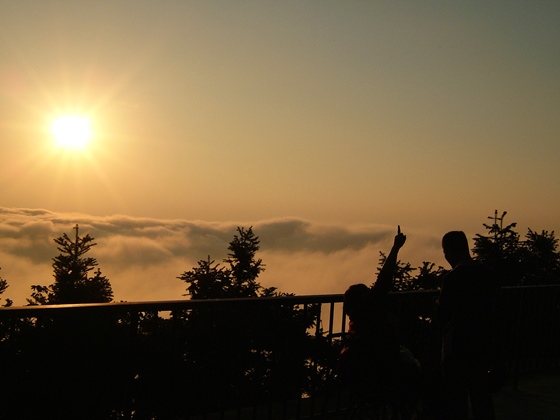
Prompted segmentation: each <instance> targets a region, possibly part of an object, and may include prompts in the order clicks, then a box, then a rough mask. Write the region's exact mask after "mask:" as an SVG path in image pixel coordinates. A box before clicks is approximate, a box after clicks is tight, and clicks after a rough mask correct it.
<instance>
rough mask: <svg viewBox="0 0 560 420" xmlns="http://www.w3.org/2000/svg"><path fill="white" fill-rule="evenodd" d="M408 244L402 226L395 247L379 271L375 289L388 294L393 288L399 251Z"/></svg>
mask: <svg viewBox="0 0 560 420" xmlns="http://www.w3.org/2000/svg"><path fill="white" fill-rule="evenodd" d="M405 242H406V235H404V234H402V233H401V227H400V225H399V226H398V228H397V235H396V236H395V240H394V242H393V247H392V248H391V252H389V255H388V256H387V258H386V259H385V264H383V267H382V268H381V271H379V274H378V275H377V281H376V282H375V284H374V286H373V287H374V289H376V290H379V291H380V292H386V293H388V292H389V291H390V290H391V288H392V286H393V276H394V275H395V270H396V268H397V257H398V255H399V250H400V249H401V248H402V246H403V245H404V243H405Z"/></svg>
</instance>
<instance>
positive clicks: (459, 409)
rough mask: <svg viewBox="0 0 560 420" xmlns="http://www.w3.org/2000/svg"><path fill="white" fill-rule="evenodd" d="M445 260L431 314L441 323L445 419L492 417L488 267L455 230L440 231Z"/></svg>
mask: <svg viewBox="0 0 560 420" xmlns="http://www.w3.org/2000/svg"><path fill="white" fill-rule="evenodd" d="M442 247H443V252H444V255H445V258H446V260H447V261H448V262H449V264H450V265H451V267H452V268H453V269H452V270H451V271H450V272H449V273H448V274H447V275H446V276H445V277H444V279H443V283H442V288H441V293H440V296H439V299H438V301H437V306H436V314H437V316H438V319H439V320H440V321H441V323H442V327H443V340H442V365H443V378H444V395H443V410H444V413H445V417H444V418H445V419H450V420H451V419H452V420H455V419H457V420H461V419H467V418H468V400H469V399H470V402H471V408H472V413H473V417H474V419H475V420H479V419H494V418H495V414H494V404H493V401H492V394H491V390H490V382H489V380H490V375H489V372H490V370H491V368H492V361H493V357H494V355H495V325H496V322H497V316H498V314H497V308H498V303H499V301H498V299H499V287H498V285H497V281H496V276H495V274H494V272H493V271H492V270H491V269H490V268H489V267H487V266H486V265H485V264H483V263H481V262H479V261H475V260H473V259H472V258H471V255H470V252H469V245H468V241H467V237H466V236H465V234H464V233H463V232H461V231H452V232H448V233H446V234H445V235H444V236H443V239H442Z"/></svg>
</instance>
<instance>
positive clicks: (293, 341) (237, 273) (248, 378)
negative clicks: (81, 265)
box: [140, 227, 319, 407]
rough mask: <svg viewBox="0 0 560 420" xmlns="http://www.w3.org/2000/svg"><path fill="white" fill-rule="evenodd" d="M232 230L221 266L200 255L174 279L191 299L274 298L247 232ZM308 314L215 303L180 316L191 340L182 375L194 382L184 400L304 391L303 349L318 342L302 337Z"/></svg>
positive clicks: (210, 401) (311, 316)
mask: <svg viewBox="0 0 560 420" xmlns="http://www.w3.org/2000/svg"><path fill="white" fill-rule="evenodd" d="M236 232H237V233H236V234H235V235H234V238H233V240H232V241H231V242H230V243H229V246H228V251H229V253H228V254H227V258H226V259H224V261H223V262H224V263H225V266H224V267H222V266H220V265H219V264H216V263H215V261H214V260H212V259H211V258H210V257H208V259H206V260H200V261H198V266H197V267H195V268H193V269H192V270H190V271H186V272H184V273H183V274H182V275H181V276H179V277H178V278H179V279H180V280H182V281H185V282H186V283H187V292H188V294H189V295H190V296H191V298H192V299H205V298H221V299H224V298H251V297H253V298H254V297H258V298H260V297H271V296H280V295H282V294H280V293H278V292H277V291H276V288H274V287H270V288H264V287H262V286H261V285H260V283H259V282H258V276H259V274H260V273H261V272H262V271H263V270H264V264H263V262H262V260H261V259H260V258H257V255H256V254H257V252H258V250H259V239H258V237H257V236H256V235H255V234H254V232H253V229H252V227H250V228H248V229H245V228H243V227H238V228H237V231H236ZM316 310H317V308H315V307H314V306H313V305H309V306H308V307H306V308H301V309H300V308H294V307H292V306H289V305H287V306H283V307H277V306H274V305H271V306H268V305H266V304H264V305H249V306H243V309H242V310H241V307H239V306H236V305H234V304H225V303H223V304H221V305H217V306H215V307H212V308H207V309H193V310H192V311H190V312H189V313H187V314H184V322H185V327H186V333H185V334H186V335H187V336H189V337H197V339H195V340H189V341H188V345H187V348H186V352H185V356H184V360H186V364H187V366H188V369H189V374H188V375H189V378H190V380H191V381H194V383H196V384H197V385H198V387H197V389H195V390H192V391H191V392H190V394H189V396H190V398H191V399H192V402H191V403H192V404H193V405H195V404H199V405H206V406H214V407H215V406H216V404H220V403H221V404H225V405H226V406H227V405H228V404H229V405H235V404H239V405H243V404H250V401H251V400H256V401H266V400H267V399H274V398H282V397H283V396H287V395H288V396H290V397H296V396H299V395H301V393H302V392H303V391H304V390H305V391H309V390H310V387H311V384H312V383H313V380H314V379H315V377H316V376H317V375H318V373H317V372H318V367H316V366H313V367H312V366H309V365H308V364H307V363H306V359H307V358H308V357H309V356H308V355H309V354H310V352H311V350H310V349H311V347H312V346H316V345H319V343H316V342H315V341H318V340H315V339H314V337H311V336H310V335H308V334H307V330H308V329H309V328H310V327H311V326H312V325H314V322H315V321H314V320H315V316H316ZM314 340H315V341H314ZM232 361H235V362H232ZM140 376H142V375H140ZM208 390H211V392H209V391H208Z"/></svg>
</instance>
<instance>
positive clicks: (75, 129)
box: [51, 115, 92, 149]
mask: <svg viewBox="0 0 560 420" xmlns="http://www.w3.org/2000/svg"><path fill="white" fill-rule="evenodd" d="M51 132H52V134H53V135H54V138H55V141H56V144H57V145H58V146H60V147H64V148H72V149H82V148H84V147H85V146H86V145H87V144H88V143H89V141H90V140H91V137H92V132H91V127H90V121H89V119H88V118H87V117H82V116H76V115H65V116H61V117H58V118H56V119H55V120H53V122H52V125H51Z"/></svg>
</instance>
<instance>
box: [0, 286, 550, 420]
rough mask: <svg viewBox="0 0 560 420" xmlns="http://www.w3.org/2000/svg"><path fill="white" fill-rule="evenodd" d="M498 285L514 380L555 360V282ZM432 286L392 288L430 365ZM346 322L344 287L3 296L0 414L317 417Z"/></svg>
mask: <svg viewBox="0 0 560 420" xmlns="http://www.w3.org/2000/svg"><path fill="white" fill-rule="evenodd" d="M503 292H504V293H503V295H504V309H503V313H504V324H503V325H504V327H503V342H504V363H505V366H506V367H507V370H508V372H509V374H510V375H511V379H512V384H513V385H514V386H516V385H517V379H518V377H519V375H520V374H522V373H526V372H530V371H534V370H539V369H544V368H548V367H552V366H558V365H559V364H560V338H559V337H560V286H532V287H509V288H504V289H503ZM437 296H438V294H437V292H433V291H426V292H400V293H392V294H391V295H390V300H391V305H392V311H393V313H394V314H395V315H397V317H398V318H399V322H400V333H401V338H402V344H403V345H404V346H406V347H407V348H409V349H410V350H411V351H412V353H413V354H414V355H415V357H417V358H418V360H419V361H420V362H421V364H422V365H423V366H424V367H425V369H428V370H429V369H437V368H438V367H437V364H438V362H439V343H440V332H439V331H440V328H439V326H438V324H437V322H436V321H435V320H434V316H433V311H434V302H435V300H436V299H437ZM345 331H346V317H345V315H344V313H343V311H342V295H314V296H283V297H267V298H254V299H212V300H181V301H165V302H141V303H128V302H120V303H110V304H84V305H54V306H28V307H14V308H0V377H1V378H2V381H1V383H0V398H1V399H2V401H0V417H1V418H24V417H28V418H32V417H34V416H35V417H36V416H37V415H38V414H40V415H39V417H41V418H49V417H50V418H65V417H66V418H78V417H79V418H88V416H89V418H135V419H136V418H170V419H172V418H188V417H189V416H191V417H193V418H201V419H202V418H286V419H288V418H311V417H313V416H318V415H319V414H320V413H321V410H322V407H324V403H325V398H328V397H325V395H327V390H328V386H329V384H330V381H331V380H332V378H333V372H334V370H335V368H336V358H337V355H338V351H339V348H340V343H341V339H342V338H343V336H344V333H345ZM22 396H24V399H25V400H26V402H25V403H24V404H19V403H16V402H17V401H21V398H22Z"/></svg>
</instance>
